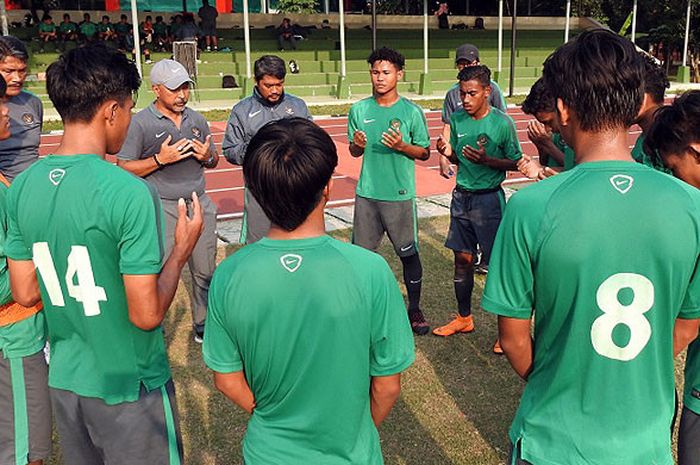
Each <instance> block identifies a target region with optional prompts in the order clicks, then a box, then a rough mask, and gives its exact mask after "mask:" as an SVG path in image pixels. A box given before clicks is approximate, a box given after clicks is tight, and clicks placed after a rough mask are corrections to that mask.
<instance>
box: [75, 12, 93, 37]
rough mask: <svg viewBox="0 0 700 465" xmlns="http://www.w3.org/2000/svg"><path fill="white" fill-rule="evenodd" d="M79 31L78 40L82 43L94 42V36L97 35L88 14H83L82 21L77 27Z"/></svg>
mask: <svg viewBox="0 0 700 465" xmlns="http://www.w3.org/2000/svg"><path fill="white" fill-rule="evenodd" d="M78 30H79V31H80V38H81V39H82V41H83V42H92V41H93V40H95V34H97V25H96V24H95V23H93V22H92V19H91V18H90V13H85V14H84V15H83V21H82V22H81V23H80V25H79V26H78Z"/></svg>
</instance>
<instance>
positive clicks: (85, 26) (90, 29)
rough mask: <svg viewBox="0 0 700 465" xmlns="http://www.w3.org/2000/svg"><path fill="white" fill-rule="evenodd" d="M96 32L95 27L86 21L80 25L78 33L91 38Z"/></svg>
mask: <svg viewBox="0 0 700 465" xmlns="http://www.w3.org/2000/svg"><path fill="white" fill-rule="evenodd" d="M96 32H97V25H96V24H95V23H93V22H90V21H87V22H83V23H81V24H80V33H81V34H82V35H84V36H85V37H92V36H94V35H95V33H96Z"/></svg>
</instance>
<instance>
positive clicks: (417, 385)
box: [49, 217, 683, 465]
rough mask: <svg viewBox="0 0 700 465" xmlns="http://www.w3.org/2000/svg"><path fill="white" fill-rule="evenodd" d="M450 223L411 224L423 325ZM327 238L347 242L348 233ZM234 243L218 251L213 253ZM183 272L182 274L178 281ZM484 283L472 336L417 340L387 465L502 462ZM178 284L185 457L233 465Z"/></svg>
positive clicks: (501, 402)
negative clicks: (416, 237)
mask: <svg viewBox="0 0 700 465" xmlns="http://www.w3.org/2000/svg"><path fill="white" fill-rule="evenodd" d="M448 224H449V218H448V217H438V218H430V219H424V220H421V221H420V224H419V231H420V251H421V260H422V262H423V270H424V278H423V283H424V284H423V295H422V300H421V302H422V308H423V311H424V313H425V315H426V318H427V319H428V321H429V322H430V324H431V326H436V325H439V324H443V323H445V322H446V321H447V320H448V318H450V316H451V314H452V313H455V312H456V303H455V297H454V290H453V285H452V267H453V264H452V260H453V258H452V252H451V251H449V250H448V249H446V248H445V247H444V246H443V242H444V238H445V235H446V234H447V228H448ZM332 235H333V236H335V237H338V238H340V239H342V240H346V241H348V240H349V238H350V231H349V230H343V231H338V232H334V233H332ZM237 248H238V247H228V248H227V249H225V250H224V249H220V250H219V254H220V257H219V258H220V259H223V258H224V255H227V254H230V253H233V252H234V251H235V250H236V249H237ZM381 253H382V255H383V256H384V257H386V258H387V260H388V261H389V263H390V265H391V266H392V269H393V270H394V273H395V275H396V277H397V279H398V281H399V282H401V281H402V280H401V266H400V262H399V260H398V259H397V258H396V256H395V255H394V253H393V250H392V249H391V247H390V246H389V244H388V242H386V241H385V243H384V244H383V245H382V248H381ZM187 275H188V273H187V272H185V273H184V274H183V277H184V278H185V281H188V280H189V278H188V276H187ZM484 282H485V279H484V277H483V276H480V275H477V276H476V279H475V290H474V297H473V302H472V303H473V308H474V309H475V312H474V313H475V322H476V330H475V331H474V332H473V333H471V334H458V335H454V336H451V337H448V338H439V337H436V336H433V335H432V334H430V335H427V336H423V337H417V338H416V362H415V364H414V365H413V366H411V367H410V368H409V369H408V370H407V371H406V372H405V373H404V376H403V388H402V393H401V398H400V399H399V401H398V402H397V404H396V406H395V407H394V410H393V411H392V412H391V414H390V415H389V417H388V418H387V419H386V421H385V422H384V424H383V425H382V427H381V428H380V431H379V432H380V437H381V441H382V449H383V452H384V457H385V463H386V464H387V465H447V464H454V465H500V464H505V462H506V460H507V455H508V450H509V442H508V436H507V432H508V428H509V426H510V423H511V421H512V419H513V416H514V413H515V410H516V408H517V406H518V402H519V399H520V395H521V393H522V389H523V387H524V383H523V382H522V381H521V380H520V379H519V378H518V376H517V375H516V374H515V373H514V372H513V370H512V369H511V367H510V365H509V364H508V361H507V360H506V358H505V357H503V356H500V357H499V356H496V355H493V354H492V353H491V347H492V345H493V342H494V341H495V338H496V333H497V330H496V318H495V317H494V316H493V315H490V314H487V313H485V312H483V311H482V310H480V309H479V302H480V300H481V293H482V291H483V286H484ZM185 284H186V285H181V286H180V288H179V290H178V294H177V297H176V300H175V302H174V303H173V305H172V307H171V308H170V311H169V312H168V315H167V316H166V321H165V329H166V334H167V337H166V343H167V346H168V353H169V356H170V363H171V366H172V371H173V377H174V379H175V384H176V389H177V400H178V406H179V410H180V422H181V428H182V435H183V441H184V446H185V463H186V464H188V465H240V464H241V463H242V457H241V441H242V439H243V435H244V434H245V427H246V423H247V421H248V414H246V413H245V412H243V411H242V410H240V409H238V408H237V407H236V406H234V405H233V404H232V403H231V402H230V401H228V400H227V399H226V398H225V397H224V396H223V395H222V394H220V393H219V392H218V391H217V390H216V389H215V388H214V385H213V382H212V374H211V372H210V370H209V369H207V368H206V366H205V365H204V362H203V361H202V357H201V346H200V345H199V344H196V343H195V342H194V341H193V340H192V334H191V319H190V311H189V308H190V296H189V295H188V293H187V290H186V289H187V288H188V287H189V282H185ZM404 291H405V289H404ZM682 363H683V360H679V361H678V364H677V369H676V374H677V378H678V381H679V382H681V381H682V367H683V365H682ZM679 389H680V387H679ZM56 444H57V443H56ZM55 449H56V450H55V453H54V457H53V459H52V460H50V461H49V464H50V465H59V464H63V462H62V461H61V459H60V451H59V450H58V447H57V446H56V447H55Z"/></svg>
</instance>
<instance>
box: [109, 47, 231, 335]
mask: <svg viewBox="0 0 700 465" xmlns="http://www.w3.org/2000/svg"><path fill="white" fill-rule="evenodd" d="M192 84H193V83H192V80H191V78H190V76H189V74H188V73H187V70H186V69H185V67H184V66H182V65H181V64H180V63H178V62H177V61H173V60H160V61H159V62H158V63H156V64H155V65H153V68H151V89H152V90H153V93H154V94H155V97H156V99H155V101H154V102H153V103H152V104H151V105H149V106H148V108H144V109H143V110H141V111H139V112H138V113H136V115H134V117H133V118H132V119H131V124H130V125H129V133H128V134H127V137H126V141H125V142H124V145H122V148H121V150H120V151H119V153H118V154H117V165H118V166H120V167H122V168H124V169H125V170H127V171H129V172H131V173H133V174H135V175H136V176H140V177H142V178H144V179H146V181H148V182H149V183H150V184H151V185H153V187H154V188H155V189H156V190H157V191H158V195H159V196H160V201H161V204H162V205H163V213H165V231H166V233H165V234H166V242H165V254H166V255H167V254H168V253H169V251H170V250H171V249H172V247H173V233H174V231H175V225H176V223H177V219H178V201H179V200H178V199H181V198H187V197H188V196H189V195H191V193H192V192H196V193H197V196H198V197H199V202H200V204H201V205H202V215H203V217H204V230H203V231H202V235H201V236H200V238H199V240H198V241H197V245H196V246H195V248H194V250H193V251H192V256H191V257H190V260H189V262H188V265H189V266H188V268H189V270H190V275H191V278H192V293H191V295H192V306H191V308H192V332H193V337H194V340H195V342H198V343H201V342H202V338H203V337H204V324H205V320H206V317H207V295H208V293H209V283H210V281H211V276H212V274H213V273H214V268H216V240H217V239H216V205H214V202H212V201H211V199H210V198H209V196H208V195H207V194H206V192H205V190H204V187H205V186H204V169H205V168H208V169H210V168H215V167H216V165H217V164H218V163H219V154H218V153H217V151H216V147H214V144H213V143H212V141H211V131H210V129H209V124H208V123H207V120H206V119H205V118H204V116H202V115H201V114H200V113H197V112H196V111H194V110H192V109H190V108H188V107H187V102H188V101H189V98H190V85H192Z"/></svg>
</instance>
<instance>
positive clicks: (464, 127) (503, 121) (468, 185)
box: [450, 107, 523, 191]
mask: <svg viewBox="0 0 700 465" xmlns="http://www.w3.org/2000/svg"><path fill="white" fill-rule="evenodd" d="M450 145H451V146H452V151H453V153H455V154H456V155H457V159H458V161H459V169H458V170H457V185H458V186H459V187H461V188H463V189H466V190H469V191H480V190H487V189H494V188H497V187H498V186H500V185H501V183H502V182H503V180H504V179H505V178H506V172H505V171H502V170H496V169H493V168H489V167H488V166H485V165H479V164H476V163H472V162H471V161H469V160H467V158H466V157H465V156H464V155H463V154H462V149H463V148H464V147H466V146H467V145H469V146H471V147H473V148H475V149H478V148H479V145H481V146H483V147H484V148H485V149H486V155H488V156H489V157H491V158H500V159H509V160H514V161H515V160H519V159H520V157H522V154H523V153H522V150H521V149H520V142H518V136H517V133H516V132H515V123H514V122H513V120H512V119H511V118H510V116H508V115H506V114H505V113H503V112H502V111H501V110H498V109H497V108H493V107H491V108H490V109H489V112H488V113H487V114H486V116H484V117H483V118H481V119H478V120H477V119H474V118H472V117H471V116H470V115H469V113H467V112H466V111H464V109H463V108H460V109H459V110H457V111H455V112H454V113H452V116H450Z"/></svg>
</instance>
